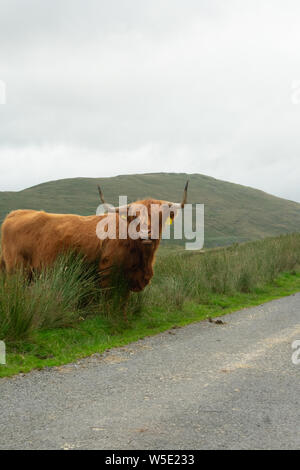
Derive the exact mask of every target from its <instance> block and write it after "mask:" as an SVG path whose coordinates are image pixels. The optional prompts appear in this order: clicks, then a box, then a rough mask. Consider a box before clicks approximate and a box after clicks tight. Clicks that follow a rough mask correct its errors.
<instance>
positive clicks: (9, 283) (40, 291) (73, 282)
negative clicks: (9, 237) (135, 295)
mask: <svg viewBox="0 0 300 470" xmlns="http://www.w3.org/2000/svg"><path fill="white" fill-rule="evenodd" d="M97 281H99V279H98V278H97V276H96V271H95V269H94V266H90V265H88V264H87V263H86V262H85V261H84V259H83V257H81V256H78V255H73V254H67V255H63V256H61V257H59V258H58V259H57V261H56V263H55V264H54V265H53V266H52V267H49V268H48V269H44V270H42V272H41V273H39V274H35V275H34V276H33V280H32V282H30V283H29V282H28V281H27V280H26V278H25V277H24V275H23V273H22V272H21V271H19V272H16V273H15V274H12V275H1V277H0V338H1V339H5V340H6V341H10V340H13V341H18V340H21V339H25V338H28V337H29V336H30V334H31V333H32V332H33V331H34V330H37V329H45V328H57V327H63V326H69V325H71V324H72V323H74V322H75V321H76V320H78V319H79V318H80V317H84V316H86V315H87V314H88V313H92V312H93V311H94V308H95V302H96V299H98V298H99V291H100V289H99V287H98V285H97Z"/></svg>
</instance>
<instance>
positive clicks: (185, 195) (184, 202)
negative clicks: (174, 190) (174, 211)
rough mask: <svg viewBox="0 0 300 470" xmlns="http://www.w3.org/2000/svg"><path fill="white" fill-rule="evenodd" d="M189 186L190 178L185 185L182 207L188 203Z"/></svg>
mask: <svg viewBox="0 0 300 470" xmlns="http://www.w3.org/2000/svg"><path fill="white" fill-rule="evenodd" d="M188 186H189V180H187V182H186V183H185V187H184V191H183V198H182V202H181V207H182V208H183V207H184V205H185V204H186V202H187V190H188Z"/></svg>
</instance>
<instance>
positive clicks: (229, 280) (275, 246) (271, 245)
mask: <svg viewBox="0 0 300 470" xmlns="http://www.w3.org/2000/svg"><path fill="white" fill-rule="evenodd" d="M299 269H300V234H289V235H282V236H280V237H276V238H267V239H264V240H260V241H257V242H249V243H244V244H240V245H239V244H235V245H232V246H230V247H226V248H220V249H214V250H208V251H206V252H202V253H197V252H183V253H181V254H180V255H176V254H168V255H165V256H162V257H160V258H158V261H157V265H156V269H155V276H154V278H153V281H152V284H151V286H150V287H148V288H147V289H146V290H145V292H144V296H145V300H144V303H146V304H148V305H152V306H160V307H161V306H163V307H164V308H165V309H177V308H180V307H181V306H182V305H183V303H184V302H186V301H194V302H197V303H205V302H206V301H207V299H208V297H211V296H212V295H214V294H224V295H234V294H236V293H248V292H253V291H255V290H256V289H258V288H260V287H263V286H264V285H265V284H267V283H270V282H272V281H274V279H275V278H276V277H277V276H278V275H279V274H280V273H282V272H285V271H286V272H292V271H295V270H299Z"/></svg>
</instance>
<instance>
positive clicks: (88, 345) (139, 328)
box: [0, 234, 300, 377]
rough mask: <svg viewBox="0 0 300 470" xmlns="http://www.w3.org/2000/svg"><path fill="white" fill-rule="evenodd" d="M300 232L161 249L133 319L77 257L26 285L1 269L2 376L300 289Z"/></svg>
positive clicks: (134, 300) (134, 302)
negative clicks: (198, 248)
mask: <svg viewBox="0 0 300 470" xmlns="http://www.w3.org/2000/svg"><path fill="white" fill-rule="evenodd" d="M299 266H300V234H294V235H286V236H281V237H277V238H272V239H266V240H263V241H259V242H251V243H246V244H242V245H233V246H231V247H227V248H224V249H218V250H209V251H207V252H205V253H193V252H179V253H178V254H175V253H172V254H164V256H159V257H158V259H157V263H156V269H155V276H154V278H153V281H152V284H151V286H149V287H147V288H146V289H145V291H144V292H143V293H141V294H138V295H137V294H136V295H132V296H131V300H130V303H129V306H128V315H129V321H128V323H124V321H123V318H122V314H121V312H120V309H119V308H118V306H119V305H120V303H121V302H120V300H121V289H120V287H118V288H116V289H115V290H114V291H113V294H114V295H113V296H112V297H111V298H110V299H109V300H108V299H107V296H104V295H103V292H102V291H101V290H100V289H99V287H98V282H97V280H98V274H97V272H96V271H95V269H94V267H88V266H86V265H85V263H84V261H83V260H82V259H80V258H78V257H72V256H71V257H67V258H62V259H59V260H58V262H57V263H56V265H55V266H53V267H52V268H51V269H48V270H47V271H45V272H43V273H41V274H40V275H39V276H37V277H36V278H35V280H34V282H33V283H31V284H28V283H26V281H25V280H24V278H23V277H22V274H21V273H16V275H14V276H9V277H5V276H0V339H4V340H5V342H6V345H7V364H6V365H0V377H5V376H10V375H13V374H17V373H19V372H28V371H30V370H32V369H34V368H42V367H51V366H58V365H61V364H66V363H68V362H72V361H75V360H76V359H78V358H82V357H85V356H88V355H90V354H93V353H96V352H97V353H101V352H103V351H105V350H106V349H109V348H112V347H115V346H122V345H125V344H128V343H130V342H132V341H136V340H138V339H140V338H143V337H145V336H149V335H153V334H156V333H159V332H162V331H165V330H167V329H169V328H172V327H173V326H183V325H186V324H189V323H192V322H195V321H200V320H203V319H206V318H207V317H215V316H220V315H223V314H225V313H229V312H232V311H236V310H239V309H242V308H245V307H249V306H254V305H259V304H261V303H263V302H267V301H269V300H272V299H275V298H279V297H283V296H286V295H290V294H292V293H295V292H298V291H300V269H299Z"/></svg>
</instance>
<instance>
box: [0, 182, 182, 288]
mask: <svg viewBox="0 0 300 470" xmlns="http://www.w3.org/2000/svg"><path fill="white" fill-rule="evenodd" d="M99 192H100V197H101V199H102V202H103V203H104V204H105V201H104V199H103V195H102V192H101V190H100V188H99ZM186 197H187V184H186V187H185V190H184V196H183V201H182V203H180V204H174V203H171V202H168V201H159V200H156V199H146V200H143V201H137V202H135V203H132V204H130V205H128V206H126V207H125V208H124V207H122V208H116V210H115V213H114V212H112V213H108V214H104V215H91V216H80V215H72V214H49V213H46V212H43V211H34V210H16V211H13V212H11V213H10V214H9V215H8V216H7V217H6V219H5V220H4V222H3V224H2V238H1V243H2V259H1V260H0V263H1V265H2V268H4V269H5V270H6V271H7V272H8V273H12V272H13V271H14V270H15V269H16V268H20V267H21V268H24V269H25V270H27V271H28V272H29V273H32V272H33V271H36V270H40V269H41V268H42V267H45V266H49V265H51V264H52V263H53V262H54V261H55V259H56V258H57V256H58V255H59V254H61V253H62V252H64V251H70V250H72V251H74V252H78V253H82V254H83V255H84V256H85V258H86V259H87V260H88V261H91V262H94V261H97V262H98V263H99V264H98V265H99V271H100V272H106V273H109V272H111V271H112V268H113V267H114V266H117V267H118V269H119V268H120V269H122V272H123V274H124V277H125V280H126V282H127V284H128V289H129V290H130V291H134V292H139V291H141V290H143V289H144V287H145V286H146V285H147V284H148V283H149V282H150V280H151V278H152V276H153V265H154V258H155V253H156V250H157V248H158V246H159V243H160V239H161V235H162V229H163V225H164V223H165V221H166V218H167V215H168V216H170V217H171V218H174V217H175V215H176V213H175V212H176V209H179V208H180V207H183V206H184V204H185V202H186ZM138 204H142V205H143V206H145V207H146V208H147V210H148V213H149V217H148V220H146V232H148V234H147V235H148V239H142V238H138V239H136V240H133V239H131V238H127V239H120V238H119V237H118V238H116V239H110V238H106V239H104V240H100V239H99V238H98V236H97V235H96V230H97V226H98V224H99V222H100V221H103V220H104V218H106V219H107V220H108V217H115V218H116V226H117V233H118V226H119V221H120V218H119V215H121V213H122V211H123V212H124V209H125V213H126V223H127V228H128V226H129V223H130V222H132V220H133V217H130V216H128V217H127V212H128V209H130V208H132V206H134V205H138ZM162 204H165V207H169V208H171V207H172V211H171V213H169V214H167V213H165V214H164V213H163V211H160V212H159V234H158V238H157V239H155V238H153V237H152V238H151V211H150V207H151V205H154V207H158V208H159V206H160V205H162ZM174 208H175V209H174ZM144 222H145V221H144ZM101 283H102V285H104V286H108V285H109V283H110V277H109V275H108V276H106V277H104V279H102V281H101Z"/></svg>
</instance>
